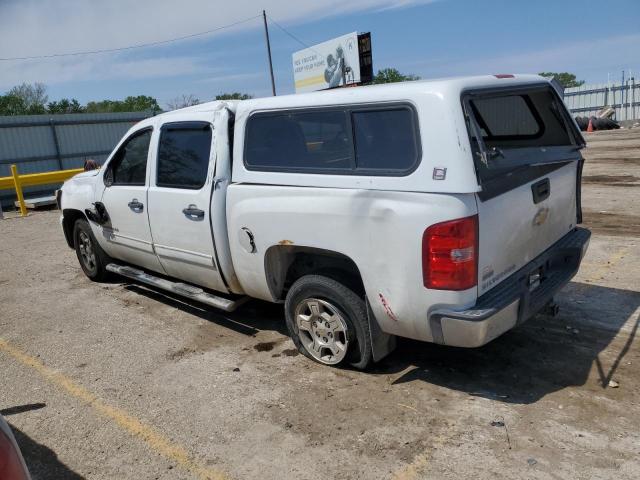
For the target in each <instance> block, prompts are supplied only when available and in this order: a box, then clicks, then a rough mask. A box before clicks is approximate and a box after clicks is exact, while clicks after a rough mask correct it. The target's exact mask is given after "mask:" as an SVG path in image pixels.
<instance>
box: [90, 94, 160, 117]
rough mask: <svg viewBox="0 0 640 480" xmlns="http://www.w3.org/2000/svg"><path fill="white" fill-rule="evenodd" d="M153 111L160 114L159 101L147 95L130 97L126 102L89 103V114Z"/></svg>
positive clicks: (105, 101)
mask: <svg viewBox="0 0 640 480" xmlns="http://www.w3.org/2000/svg"><path fill="white" fill-rule="evenodd" d="M148 110H152V111H153V112H154V113H155V112H159V111H160V110H161V109H160V105H158V101H157V100H156V99H155V98H153V97H149V96H147V95H138V96H136V97H133V96H129V97H127V98H125V99H124V100H102V101H99V102H89V103H87V107H86V111H87V113H113V112H145V111H148Z"/></svg>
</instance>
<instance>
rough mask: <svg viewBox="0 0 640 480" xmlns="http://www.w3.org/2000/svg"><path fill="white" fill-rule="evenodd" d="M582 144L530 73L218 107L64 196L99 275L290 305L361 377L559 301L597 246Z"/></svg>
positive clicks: (69, 225) (84, 259)
mask: <svg viewBox="0 0 640 480" xmlns="http://www.w3.org/2000/svg"><path fill="white" fill-rule="evenodd" d="M584 145H585V142H584V139H583V138H582V136H581V134H580V131H579V130H578V128H577V126H576V124H575V122H574V120H573V119H572V118H571V116H570V115H569V113H568V111H567V109H566V107H565V105H564V103H563V101H562V99H561V98H560V96H559V95H558V93H557V92H556V90H555V89H554V88H553V86H552V85H551V84H550V83H549V82H548V81H547V80H545V79H544V78H542V77H539V76H535V75H493V76H478V77H468V78H453V79H443V80H431V81H417V82H408V83H400V84H392V85H383V86H369V87H359V88H348V89H335V90H330V91H324V92H315V93H308V94H301V95H287V96H279V97H271V98H259V99H252V100H245V101H239V102H238V101H216V102H210V103H204V104H201V105H197V106H193V107H189V108H185V109H181V110H176V111H172V112H168V113H163V114H161V115H158V116H155V117H152V118H148V119H146V120H143V121H141V122H140V123H138V124H136V125H135V126H133V127H132V128H131V129H130V130H129V131H128V132H127V134H126V135H125V136H124V138H123V139H122V140H121V141H120V143H119V144H118V145H117V146H116V148H115V150H114V151H113V153H112V154H111V155H110V156H109V157H108V159H107V160H106V162H105V164H104V165H103V167H102V168H100V169H99V170H95V171H90V172H85V173H81V174H79V175H77V176H75V177H74V178H72V179H70V180H69V181H67V182H66V183H65V184H64V186H63V187H62V189H61V190H60V193H59V196H58V197H59V198H58V203H59V206H60V208H61V211H62V216H61V223H62V229H63V231H64V235H65V237H66V241H67V243H68V245H69V247H71V248H74V249H75V250H76V253H77V257H78V260H79V262H80V266H81V268H82V270H83V271H84V273H85V274H86V275H87V277H89V278H90V279H91V280H95V281H100V280H102V279H104V278H105V277H106V276H107V275H109V274H118V275H121V276H124V277H128V278H130V279H133V280H135V281H137V282H142V283H145V284H148V285H151V286H153V287H155V288H159V289H163V290H168V291H170V292H173V293H174V294H178V295H182V296H184V297H186V298H188V299H191V300H196V301H199V302H203V303H205V304H207V305H210V306H212V307H215V308H218V309H221V310H224V311H232V310H234V309H235V308H237V307H238V306H239V305H241V304H242V303H243V302H245V301H246V300H247V299H250V298H256V299H261V300H266V301H269V302H281V303H284V311H285V320H286V324H287V327H288V331H289V333H290V335H291V338H292V340H293V341H294V343H295V344H296V346H297V348H298V349H299V350H300V352H302V353H303V354H304V355H306V356H308V357H310V358H312V359H313V360H316V361H318V362H320V363H323V364H328V365H350V366H352V367H355V368H360V369H364V368H366V367H367V366H368V365H369V364H370V363H371V362H372V361H377V360H379V359H381V358H383V357H384V356H385V355H387V354H388V353H389V352H391V351H392V350H393V349H394V348H395V340H396V337H398V336H400V337H408V338H413V339H417V340H422V341H425V342H435V343H439V344H444V345H452V346H458V347H478V346H481V345H484V344H486V343H487V342H489V341H491V340H493V339H495V338H496V337H498V336H499V335H501V334H503V333H505V332H506V331H508V330H510V329H512V328H513V327H515V326H516V325H518V324H520V323H522V322H524V321H525V320H527V319H529V318H531V317H532V316H534V315H535V314H536V313H538V312H540V311H541V310H542V309H544V308H545V307H547V306H549V305H552V303H551V302H552V301H553V297H554V295H555V294H556V293H557V292H558V291H559V290H560V289H561V288H562V287H563V286H564V285H565V284H566V283H567V282H568V281H569V280H570V279H571V278H572V277H573V276H574V275H575V273H576V272H577V270H578V268H579V265H580V262H581V260H582V258H583V255H584V254H585V251H586V248H587V245H588V241H589V237H590V232H589V231H588V230H586V229H584V228H581V227H579V226H578V225H579V224H580V223H581V206H580V190H581V187H580V184H581V175H582V165H583V158H582V155H581V152H580V150H581V148H583V147H584Z"/></svg>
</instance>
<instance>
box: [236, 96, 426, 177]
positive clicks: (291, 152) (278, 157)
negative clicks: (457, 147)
mask: <svg viewBox="0 0 640 480" xmlns="http://www.w3.org/2000/svg"><path fill="white" fill-rule="evenodd" d="M419 160H420V141H419V134H418V128H417V120H416V115H415V112H414V110H413V109H412V108H411V107H409V106H405V105H385V106H382V107H377V108H376V107H369V106H363V107H341V108H337V107H331V108H318V109H313V110H305V111H287V112H269V113H266V112H265V113H256V114H254V115H252V116H251V117H250V118H249V120H248V122H247V134H246V138H245V157H244V162H245V165H246V167H247V168H248V169H249V170H261V171H284V172H287V171H289V172H301V173H304V172H309V173H323V174H339V175H345V174H350V175H390V176H403V175H408V174H409V173H411V171H413V169H415V168H416V167H417V165H418V163H419Z"/></svg>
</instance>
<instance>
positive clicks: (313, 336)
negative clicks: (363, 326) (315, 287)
mask: <svg viewBox="0 0 640 480" xmlns="http://www.w3.org/2000/svg"><path fill="white" fill-rule="evenodd" d="M295 320H296V325H297V326H298V337H299V338H300V341H301V342H302V344H303V345H304V347H305V348H306V349H307V352H309V353H310V354H311V356H312V357H313V358H315V359H316V360H318V361H319V362H321V363H324V364H327V365H335V364H336V363H339V362H340V361H342V360H343V359H344V357H345V355H346V354H347V349H348V347H349V339H348V336H347V324H346V322H345V321H344V318H343V315H342V313H340V311H339V310H338V309H337V308H336V307H334V306H333V305H331V304H330V303H329V302H326V301H324V300H320V299H317V298H307V299H305V300H303V301H302V302H300V303H299V304H298V306H297V307H296V311H295Z"/></svg>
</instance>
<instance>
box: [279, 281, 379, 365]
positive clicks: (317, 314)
mask: <svg viewBox="0 0 640 480" xmlns="http://www.w3.org/2000/svg"><path fill="white" fill-rule="evenodd" d="M285 316H286V321H287V328H288V330H289V334H290V335H291V339H292V340H293V343H294V344H295V345H296V347H297V348H298V350H299V351H300V353H302V354H303V355H305V356H307V357H309V358H310V359H312V360H315V361H316V362H318V363H322V364H324V365H332V366H345V365H350V366H352V367H354V368H357V369H359V370H364V369H365V368H367V367H368V366H369V364H370V363H371V361H372V350H371V334H370V332H369V322H368V319H367V309H366V305H365V302H364V300H363V299H362V298H361V297H359V296H358V295H356V294H355V293H354V292H353V291H352V290H351V289H349V288H348V287H346V286H344V285H343V284H341V283H339V282H337V281H335V280H333V279H331V278H328V277H324V276H321V275H306V276H304V277H302V278H300V279H298V280H297V281H296V282H295V283H294V284H293V285H292V286H291V289H290V290H289V292H288V294H287V298H286V300H285Z"/></svg>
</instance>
